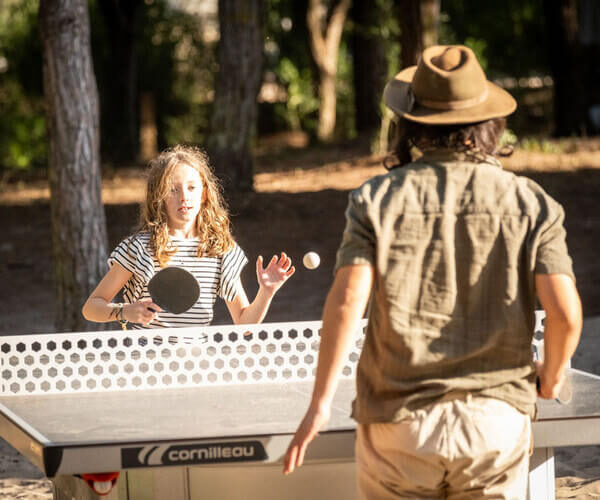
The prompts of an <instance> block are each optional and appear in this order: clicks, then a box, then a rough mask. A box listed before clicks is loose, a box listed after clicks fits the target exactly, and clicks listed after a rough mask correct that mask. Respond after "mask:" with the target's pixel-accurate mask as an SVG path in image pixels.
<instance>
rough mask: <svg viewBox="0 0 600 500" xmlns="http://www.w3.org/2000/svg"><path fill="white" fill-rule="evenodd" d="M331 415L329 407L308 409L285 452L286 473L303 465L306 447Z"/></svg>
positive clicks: (284, 469) (284, 464) (284, 470)
mask: <svg viewBox="0 0 600 500" xmlns="http://www.w3.org/2000/svg"><path fill="white" fill-rule="evenodd" d="M330 415H331V410H330V409H329V408H324V409H321V410H320V411H319V410H313V409H311V408H309V409H308V411H307V412H306V415H304V418H303V419H302V422H301V423H300V426H299V427H298V429H297V430H296V434H295V435H294V438H293V439H292V441H291V443H290V445H289V446H288V449H287V451H286V453H285V458H284V461H283V473H284V474H290V473H292V472H294V469H295V468H296V467H300V466H301V465H302V463H303V462H304V454H305V453H306V448H307V447H308V445H309V444H310V442H311V441H312V440H313V439H314V438H315V436H316V435H317V434H318V433H319V431H320V430H321V429H322V428H323V426H325V424H326V423H327V422H328V421H329V417H330Z"/></svg>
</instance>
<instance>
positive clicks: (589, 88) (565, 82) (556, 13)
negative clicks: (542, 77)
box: [544, 0, 598, 137]
mask: <svg viewBox="0 0 600 500" xmlns="http://www.w3.org/2000/svg"><path fill="white" fill-rule="evenodd" d="M580 3H581V6H582V8H583V7H585V8H586V12H578V2H577V0H544V15H545V18H546V32H547V47H548V54H549V56H548V59H549V61H550V70H551V72H552V77H553V79H554V123H555V135H556V136H559V137H561V136H571V135H582V134H585V133H587V132H588V131H589V129H590V125H591V124H590V120H591V116H590V114H589V110H590V108H591V107H592V106H593V104H594V101H595V99H594V92H595V91H596V88H597V80H595V79H594V78H597V73H598V70H597V68H598V65H597V64H596V60H594V59H590V58H589V55H590V54H593V53H594V52H595V53H596V54H598V45H596V46H595V49H596V50H594V43H593V40H594V37H593V36H592V37H591V38H590V37H589V36H588V34H589V32H594V31H595V30H594V29H593V27H592V26H590V24H594V20H595V21H596V22H598V20H597V17H598V15H597V14H596V15H595V16H594V8H595V6H594V5H593V4H592V3H588V2H580ZM580 20H582V21H584V22H583V25H584V26H585V29H584V31H583V33H582V32H580ZM590 28H591V29H590ZM596 29H597V28H596ZM582 35H583V37H582ZM582 38H583V41H584V42H585V43H582ZM588 42H592V43H588Z"/></svg>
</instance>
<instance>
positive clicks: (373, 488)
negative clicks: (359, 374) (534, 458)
mask: <svg viewBox="0 0 600 500" xmlns="http://www.w3.org/2000/svg"><path fill="white" fill-rule="evenodd" d="M530 450H531V421H530V418H529V417H528V416H527V415H524V414H522V413H520V412H519V411H517V410H516V409H515V408H514V407H512V406H511V405H509V404H508V403H505V402H503V401H500V400H497V399H491V398H483V397H471V395H470V394H466V393H458V394H456V393H455V394H453V395H451V396H447V397H445V398H444V399H443V400H442V401H440V402H437V403H435V404H432V405H430V406H428V407H426V408H424V409H421V410H418V411H416V412H414V414H413V415H411V417H410V418H408V419H406V420H402V421H400V422H398V423H377V424H360V425H359V426H358V429H357V440H356V462H357V476H358V489H359V498H360V499H361V500H366V499H368V500H391V499H394V500H396V499H400V498H448V499H452V500H458V499H461V500H462V499H475V498H477V499H481V498H510V499H523V498H525V496H526V492H527V477H528V471H529V455H530Z"/></svg>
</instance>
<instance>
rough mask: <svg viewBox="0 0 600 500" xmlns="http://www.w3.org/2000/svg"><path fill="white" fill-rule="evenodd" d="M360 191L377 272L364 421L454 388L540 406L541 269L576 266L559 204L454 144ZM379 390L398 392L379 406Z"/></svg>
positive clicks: (363, 368) (363, 374)
mask: <svg viewBox="0 0 600 500" xmlns="http://www.w3.org/2000/svg"><path fill="white" fill-rule="evenodd" d="M353 196H354V197H355V199H356V204H357V205H363V206H362V210H363V211H364V214H366V218H367V219H368V220H366V221H365V224H366V225H367V226H369V225H370V226H372V231H373V235H374V241H375V242H376V243H375V244H376V252H375V253H376V266H375V267H376V271H377V272H376V284H375V293H374V300H373V304H372V308H371V311H370V315H369V319H370V323H371V324H372V325H373V326H372V328H373V329H377V334H376V335H369V336H368V338H367V342H366V345H365V348H364V352H363V356H362V358H361V364H360V365H359V371H360V373H359V377H358V380H359V382H358V383H359V401H358V405H357V407H356V408H355V411H356V413H357V416H358V417H359V420H363V418H361V415H362V416H363V417H364V419H365V420H367V421H371V420H373V419H380V418H382V417H385V418H390V417H392V418H399V417H401V413H398V412H402V411H409V410H414V409H416V408H419V407H421V406H424V405H426V404H429V403H430V402H431V401H433V400H435V399H437V398H439V397H440V396H442V395H443V394H446V393H448V392H450V391H453V390H468V391H471V392H479V393H480V394H481V395H486V396H491V397H496V398H498V399H502V400H505V401H507V402H509V403H511V404H512V405H513V406H515V407H517V408H519V409H520V410H521V411H523V412H525V413H530V414H531V413H533V405H534V402H535V393H534V391H533V390H532V385H531V383H530V381H528V379H529V378H531V377H532V376H533V373H532V364H531V352H530V344H531V336H532V332H533V322H534V316H533V312H534V309H535V284H534V273H535V272H536V266H538V265H540V266H544V265H545V262H546V261H550V262H549V265H551V266H556V265H558V266H560V268H561V270H565V269H566V270H567V272H570V269H571V262H570V259H568V254H567V252H566V247H564V248H560V247H561V246H562V245H564V244H565V242H564V239H565V238H564V236H565V235H564V229H563V226H562V218H563V214H562V209H561V208H560V206H559V205H558V204H557V203H556V202H554V200H552V199H551V198H550V197H549V196H547V195H546V194H545V193H544V192H543V190H542V189H541V188H539V186H537V185H536V184H535V183H533V182H532V181H530V180H528V179H525V178H522V177H517V176H515V175H514V174H511V173H509V172H505V171H503V170H502V169H501V166H500V164H499V163H498V162H497V161H496V160H494V159H493V158H491V157H488V159H487V160H486V161H485V162H480V163H475V162H473V161H469V160H468V159H466V158H465V157H464V155H459V154H456V153H450V152H447V151H440V152H437V153H434V154H428V155H425V157H424V158H423V159H421V160H420V161H418V162H414V163H412V164H410V165H407V166H406V167H404V168H401V169H396V170H394V171H392V172H390V173H389V174H387V175H384V176H379V177H377V178H374V179H372V180H371V181H369V182H367V183H366V184H365V185H364V186H363V187H362V188H360V189H359V190H357V191H356V192H355V194H353ZM357 211H358V210H357ZM557 231H558V232H559V233H560V234H556V232H557ZM548 241H551V243H548ZM557 245H558V247H559V248H556V247H557ZM342 246H343V245H342ZM550 246H551V248H550ZM554 255H561V256H563V257H561V260H560V262H558V263H556V262H554V261H553V256H554ZM564 256H567V259H566V260H565V258H564ZM361 385H363V389H364V390H362V391H361ZM382 392H386V393H387V392H390V393H391V392H393V393H395V394H397V399H398V400H397V401H396V402H395V404H393V405H390V401H389V400H388V401H386V405H385V408H384V407H382V406H379V407H378V405H377V404H376V403H374V402H373V401H371V398H370V397H369V395H373V396H375V397H374V399H379V398H378V394H381V393H382ZM361 393H362V394H364V395H365V400H361V397H360V394H361ZM366 407H369V411H368V413H367V414H365V410H364V408H366ZM390 408H395V410H393V411H395V412H396V413H394V415H389V414H388V413H389V411H390Z"/></svg>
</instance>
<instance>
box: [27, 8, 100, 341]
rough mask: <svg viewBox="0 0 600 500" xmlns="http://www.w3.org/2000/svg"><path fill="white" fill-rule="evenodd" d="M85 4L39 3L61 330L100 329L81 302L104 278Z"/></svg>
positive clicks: (93, 82)
mask: <svg viewBox="0 0 600 500" xmlns="http://www.w3.org/2000/svg"><path fill="white" fill-rule="evenodd" d="M87 9H88V6H87V2H86V0H40V9H39V22H40V34H41V38H42V44H43V56H44V94H45V99H46V112H47V118H46V119H47V130H48V138H49V152H48V162H49V165H48V166H49V180H50V193H51V202H50V204H51V219H52V237H53V248H54V272H55V287H56V316H55V326H56V329H57V331H81V330H89V329H94V328H97V325H96V326H94V325H92V324H90V323H88V322H86V321H85V320H84V318H83V316H82V315H81V307H82V305H83V302H84V301H85V299H86V298H87V297H88V295H89V294H90V293H91V291H92V290H93V289H94V288H95V287H96V285H97V284H98V282H99V280H100V279H101V277H102V275H103V274H104V272H105V271H106V246H107V243H106V222H105V217H104V209H103V206H102V201H101V193H100V180H101V176H100V161H99V141H100V139H99V124H98V120H99V118H98V95H97V89H96V80H95V76H94V71H93V67H92V59H91V51H90V28H89V17H88V10H87Z"/></svg>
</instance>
